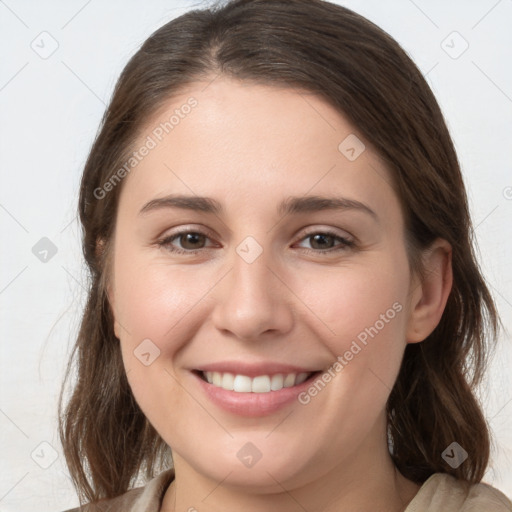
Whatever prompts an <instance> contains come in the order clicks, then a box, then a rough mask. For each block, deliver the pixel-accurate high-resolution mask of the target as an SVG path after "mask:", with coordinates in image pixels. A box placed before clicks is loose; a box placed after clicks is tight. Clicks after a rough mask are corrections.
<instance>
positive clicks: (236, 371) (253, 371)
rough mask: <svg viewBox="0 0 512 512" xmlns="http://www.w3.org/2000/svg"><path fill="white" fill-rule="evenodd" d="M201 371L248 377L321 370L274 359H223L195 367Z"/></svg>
mask: <svg viewBox="0 0 512 512" xmlns="http://www.w3.org/2000/svg"><path fill="white" fill-rule="evenodd" d="M195 369H196V370H198V371H201V372H219V373H232V374H233V375H246V376H247V377H258V376H259V375H276V374H278V373H282V374H284V375H287V374H290V373H314V372H317V371H319V370H318V369H314V368H306V367H304V366H294V365H290V364H282V363H277V362H273V361H269V362H261V363H247V362H241V361H221V362H217V363H208V364H204V365H201V366H199V367H197V368H195Z"/></svg>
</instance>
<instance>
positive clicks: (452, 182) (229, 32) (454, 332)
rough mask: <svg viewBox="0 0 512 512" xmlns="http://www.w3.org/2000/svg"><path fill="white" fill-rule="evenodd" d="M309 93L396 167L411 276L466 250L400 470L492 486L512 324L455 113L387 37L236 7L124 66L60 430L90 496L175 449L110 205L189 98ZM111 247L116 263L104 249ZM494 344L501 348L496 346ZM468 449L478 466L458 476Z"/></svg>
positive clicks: (416, 382)
mask: <svg viewBox="0 0 512 512" xmlns="http://www.w3.org/2000/svg"><path fill="white" fill-rule="evenodd" d="M219 74H222V75H225V76H228V77H231V78H235V79H239V80H246V81H248V82H253V83H260V84H265V85H268V86H277V87H280V86H281V87H296V88H297V89H299V90H302V91H309V92H312V93H315V94H317V95H318V96H320V97H322V98H323V99H325V100H327V101H328V102H329V103H330V104H331V105H333V106H334V107H335V108H336V109H338V111H339V112H340V113H342V114H343V115H344V116H346V117H347V118H348V119H349V120H350V121H351V122H352V123H353V125H354V126H355V127H357V129H358V130H359V131H360V133H361V134H362V135H363V136H364V137H366V139H367V140H368V141H369V142H370V143H371V144H373V146H374V148H375V149H376V151H377V152H378V153H379V155H380V156H381V157H382V158H383V159H384V160H385V161H386V162H387V164H388V166H389V169H390V171H391V174H392V176H393V186H394V188H395V190H396V193H397V195H398V197H399V199H400V201H401V204H402V208H403V214H404V219H405V225H406V233H405V239H406V243H407V251H408V257H409V260H410V264H411V269H412V270H414V271H416V272H418V273H419V274H420V275H423V274H422V267H421V258H420V257H421V251H422V250H423V249H425V248H427V247H428V246H429V244H431V242H432V241H433V240H434V239H435V238H437V237H441V238H443V239H445V240H447V241H448V242H450V244H451V245H452V247H453V255H452V265H453V273H454V279H453V287H452V290H451V293H450V295H449V298H448V302H447V305H446V308H445V311H444V314H443V316H442V319H441V321H440V323H439V325H438V326H437V327H436V329H435V330H434V331H433V333H432V334H431V335H430V336H429V337H428V338H427V339H426V340H425V341H423V342H422V343H417V344H409V345H408V346H407V348H406V350H405V354H404V359H403V363H402V366H401V369H400V373H399V376H398V379H397V381H396V383H395V385H394V388H393V390H392V392H391V395H390V397H389V400H388V404H387V416H388V432H389V437H390V441H391V452H392V457H393V460H394V462H395V464H396V466H397V468H398V469H399V471H400V472H401V473H402V474H403V475H404V476H406V477H407V478H409V479H411V480H413V481H415V482H417V483H421V482H423V481H425V480H426V479H427V478H428V477H429V476H430V475H431V474H433V473H434V472H445V473H449V474H452V475H454V476H455V477H457V478H460V479H463V480H466V481H468V482H472V483H474V482H478V481H480V480H481V478H482V476H483V474H484V471H485V469H486V466H487V464H488V458H489V446H490V437H489V431H488V427H487V424H486V421H485V418H484V416H483V414H482V411H481V408H480V406H479V404H478V401H477V400H476V398H475V395H474V392H475V389H476V386H477V385H478V384H479V382H480V381H481V379H482V376H483V372H484V369H485V366H486V361H487V356H488V354H489V351H490V349H491V348H492V346H493V343H494V341H495V340H496V337H497V332H498V326H499V323H500V321H499V317H498V314H497V311H496V309H495V305H494V303H493V299H492V297H491V295H490V293H489V291H488V289H487V287H486V284H485V281H484V279H483V277H482V274H481V271H480V269H479V267H478V264H477V261H476V258H475V253H474V249H473V243H474V239H473V238H474V237H473V232H472V227H471V220H470V216H469V211H468V204H467V197H466V192H465V188H464V184H463V180H462V175H461V171H460V167H459V163H458V160H457V156H456V153H455V150H454V146H453V143H452V140H451V138H450V134H449V132H448V129H447V127H446V124H445V121H444V119H443V115H442V113H441V111H440V108H439V106H438V104H437V102H436V100H435V97H434V95H433V93H432V91H431V90H430V88H429V86H428V84H427V83H426V81H425V80H424V78H423V76H422V75H421V73H420V71H419V70H418V68H417V67H416V66H415V64H414V63H413V62H412V60H411V59H410V58H409V57H408V55H407V54H406V53H405V52H404V50H403V49H402V48H401V47H400V46H399V45H398V43H397V42H396V41H395V40H394V39H392V38H391V37H390V36H389V35H388V34H387V33H386V32H384V31H383V30H382V29H380V28H379V27H377V26H376V25H374V24H373V23H371V22H370V21H368V20H367V19H365V18H363V17H362V16H360V15H358V14H356V13H354V12H352V11H351V10H349V9H346V8H344V7H341V6H338V5H335V4H331V3H328V2H324V1H320V0H235V1H231V2H227V3H225V4H224V5H216V6H213V7H211V8H209V9H204V10H194V11H191V12H188V13H186V14H185V15H183V16H180V17H179V18H177V19H174V20H172V21H170V22H169V23H167V24H166V25H164V26H163V27H161V28H160V29H158V30H157V31H156V32H155V33H153V34H152V35H151V36H150V37H149V38H148V39H147V40H146V41H145V42H144V44H143V45H142V47H141V48H140V50H139V51H138V52H137V53H136V54H135V55H134V56H133V57H132V58H131V59H130V61H129V62H128V64H127V65H126V67H125V68H124V70H123V72H122V74H121V76H120V78H119V80H118V82H117V85H116V87H115V90H114V93H113V97H112V99H111V101H110V104H109V105H108V108H107V110H106V112H105V114H104V117H103V120H102V123H101V127H100V130H99V132H98V134H97V137H96V140H95V141H94V144H93V146H92V149H91V151H90V154H89V156H88V159H87V162H86V164H85V168H84V172H83V176H82V181H81V187H80V199H79V215H80V220H81V223H82V227H83V252H84V256H85V260H86V262H87V265H88V267H89V270H90V287H89V295H88V300H87V305H86V308H85V311H84V314H83V318H82V321H81V326H80V330H79V334H78V339H77V341H76V345H75V347H74V349H73V353H72V354H71V358H70V361H69V363H68V368H67V372H66V379H65V383H66V382H67V381H68V379H69V377H70V374H71V368H72V366H73V365H72V363H73V362H74V361H76V366H77V368H76V372H77V376H76V377H77V378H76V383H74V387H73V388H72V393H71V396H70V397H69V399H68V401H67V404H66V406H65V408H63V395H64V386H63V390H62V392H61V396H60V401H59V416H60V423H59V432H60V437H61V441H62V444H63V447H64V453H65V457H66V461H67V464H68V466H69V469H70V472H71V476H72V478H73V481H74V483H75V486H76V488H77V490H78V492H79V495H80V497H81V498H82V496H83V497H84V498H85V499H86V500H88V501H96V500H98V499H101V498H111V497H114V496H117V495H119V494H122V493H123V492H125V491H126V490H127V489H129V488H130V486H131V485H133V484H134V482H135V478H136V477H137V476H138V475H140V472H141V471H142V470H143V469H145V474H146V478H149V477H151V476H153V475H154V472H155V470H156V468H157V466H158V465H160V466H162V467H165V465H166V464H167V463H169V460H168V456H169V448H168V447H167V445H166V444H165V442H164V441H163V440H162V438H161V437H160V436H159V435H158V433H157V432H156V431H155V430H154V428H153V427H152V426H151V425H150V424H149V422H148V420H147V419H146V418H145V416H144V414H143V413H142V411H141V410H140V408H139V407H138V405H137V403H136V401H135V399H134V397H133V395H132V392H131V389H130V387H129V385H128V382H127V379H126V375H125V372H124V367H123V363H122V360H121V352H120V346H119V341H118V340H117V339H116V337H115V335H114V331H113V317H112V312H111V309H110V306H109V303H108V299H107V295H106V283H107V280H108V276H109V275H110V270H109V258H110V255H111V252H112V251H111V248H110V241H111V239H112V233H113V229H114V225H115V218H116V211H117V205H118V199H119V194H120V191H121V189H122V183H121V185H119V186H117V187H115V188H114V189H113V190H112V191H110V192H109V193H108V194H106V195H105V197H102V198H101V199H98V198H97V194H96V193H95V191H97V190H98V189H99V188H101V187H102V185H103V184H104V183H106V182H107V181H108V180H110V179H111V178H112V176H113V174H114V172H115V171H116V170H117V169H119V168H120V167H121V166H122V165H123V162H125V161H126V160H127V158H128V157H129V155H130V151H133V149H134V142H135V140H136V138H137V135H138V134H139V133H140V129H141V127H143V125H144V124H145V123H147V122H148V120H150V119H151V116H152V115H153V114H154V113H155V112H157V111H158V110H159V109H160V108H161V107H162V106H163V105H164V104H166V103H167V102H168V101H169V99H170V98H171V97H172V95H174V94H176V93H177V92H181V91H183V90H186V87H187V84H191V83H193V82H195V81H197V80H199V79H210V80H211V79H212V78H214V77H215V76H216V75H219ZM98 241H103V242H104V244H105V245H104V246H103V250H102V251H98V250H97V244H98ZM491 342H492V343H491ZM453 441H456V442H458V443H459V444H460V445H461V446H462V447H463V448H465V449H466V451H468V452H469V458H468V459H467V460H466V461H465V462H464V463H463V464H462V465H460V466H459V467H457V468H451V467H450V466H448V465H447V464H446V463H445V462H444V461H443V459H442V457H441V454H442V452H443V451H444V450H445V448H446V447H447V446H449V445H450V444H451V443H452V442H453Z"/></svg>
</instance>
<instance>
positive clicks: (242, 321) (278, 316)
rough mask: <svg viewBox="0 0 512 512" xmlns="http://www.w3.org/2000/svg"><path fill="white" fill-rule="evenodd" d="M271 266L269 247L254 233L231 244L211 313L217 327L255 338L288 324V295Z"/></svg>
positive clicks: (285, 328)
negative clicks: (227, 266) (227, 270)
mask: <svg viewBox="0 0 512 512" xmlns="http://www.w3.org/2000/svg"><path fill="white" fill-rule="evenodd" d="M273 267H274V265H273V264H272V255H271V251H270V249H268V248H264V246H263V244H260V243H259V242H258V241H257V240H256V239H255V238H254V237H252V236H248V237H246V238H245V239H244V240H243V241H242V242H241V243H240V244H239V245H238V246H236V247H235V251H234V254H233V257H232V259H231V272H230V273H229V274H230V275H229V277H228V276H226V277H228V279H227V280H226V282H225V283H224V285H223V286H222V287H221V290H220V297H219V298H220V300H219V303H218V305H217V307H216V310H215V313H214V315H213V316H214V321H215V324H216V326H217V328H219V329H222V330H229V331H231V332H232V333H233V334H235V335H236V336H237V337H239V338H245V339H256V338H258V337H259V336H260V335H261V334H263V333H264V332H265V331H269V330H271V331H276V332H277V331H279V332H280V333H281V334H282V333H283V332H285V331H287V330H289V329H290V328H291V325H292V323H293V316H292V312H291V310H290V306H289V299H290V297H288V295H287V293H286V287H285V286H284V285H283V283H282V282H281V281H280V280H279V278H278V277H277V276H276V275H275V272H276V270H275V269H274V268H273ZM288 294H289V293H288Z"/></svg>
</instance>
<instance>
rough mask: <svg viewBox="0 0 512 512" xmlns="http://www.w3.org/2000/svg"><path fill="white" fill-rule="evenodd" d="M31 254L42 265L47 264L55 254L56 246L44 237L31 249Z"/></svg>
mask: <svg viewBox="0 0 512 512" xmlns="http://www.w3.org/2000/svg"><path fill="white" fill-rule="evenodd" d="M32 254H33V255H34V256H35V257H36V258H38V259H39V260H40V261H42V262H43V263H48V262H49V261H50V260H51V259H52V258H53V257H54V256H55V255H56V254H57V246H56V245H55V244H54V243H53V242H52V241H51V240H50V239H49V238H46V237H45V236H44V237H43V238H41V240H39V242H37V243H36V244H35V245H34V247H32Z"/></svg>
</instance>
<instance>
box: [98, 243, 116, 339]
mask: <svg viewBox="0 0 512 512" xmlns="http://www.w3.org/2000/svg"><path fill="white" fill-rule="evenodd" d="M104 250H105V240H104V239H103V238H98V240H97V241H96V257H97V258H98V259H100V258H101V256H102V255H103V251H104ZM106 291H107V298H108V302H109V304H110V309H111V310H112V316H113V317H114V333H115V335H116V338H117V339H119V332H120V329H119V323H118V321H117V319H116V314H115V311H116V309H115V302H114V293H113V290H112V281H111V279H108V284H107V290H106Z"/></svg>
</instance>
